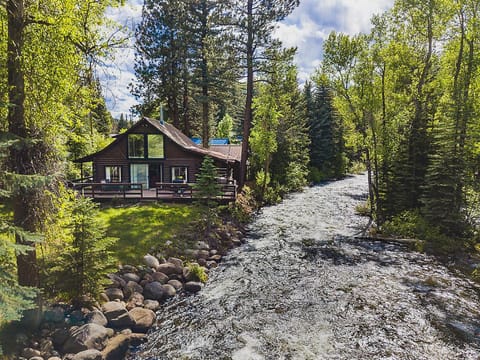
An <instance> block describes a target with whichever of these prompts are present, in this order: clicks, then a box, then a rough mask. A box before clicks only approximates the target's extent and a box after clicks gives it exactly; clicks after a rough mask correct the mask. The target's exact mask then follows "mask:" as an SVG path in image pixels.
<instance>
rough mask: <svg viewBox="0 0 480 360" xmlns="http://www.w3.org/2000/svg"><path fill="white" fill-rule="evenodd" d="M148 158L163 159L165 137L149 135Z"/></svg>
mask: <svg viewBox="0 0 480 360" xmlns="http://www.w3.org/2000/svg"><path fill="white" fill-rule="evenodd" d="M147 145H148V157H149V158H154V159H163V158H164V153H163V135H161V134H148V135H147Z"/></svg>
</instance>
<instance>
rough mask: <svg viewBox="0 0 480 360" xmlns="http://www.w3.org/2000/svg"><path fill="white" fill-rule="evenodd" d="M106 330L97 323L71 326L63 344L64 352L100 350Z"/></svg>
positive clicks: (103, 344)
mask: <svg viewBox="0 0 480 360" xmlns="http://www.w3.org/2000/svg"><path fill="white" fill-rule="evenodd" d="M107 338H108V331H107V329H106V328H105V327H103V326H101V325H97V324H85V325H82V326H80V327H78V328H77V327H72V328H71V331H70V337H69V338H68V339H67V341H66V342H65V344H64V345H63V352H65V353H74V354H75V353H79V352H81V351H84V350H88V349H96V350H101V349H103V348H104V347H105V343H106V340H107Z"/></svg>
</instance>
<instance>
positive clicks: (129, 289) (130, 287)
mask: <svg viewBox="0 0 480 360" xmlns="http://www.w3.org/2000/svg"><path fill="white" fill-rule="evenodd" d="M123 292H124V294H125V297H126V298H129V297H130V296H132V294H133V293H139V294H141V293H143V288H142V286H141V285H140V284H138V283H136V282H135V281H129V282H128V283H127V285H125V287H124V288H123Z"/></svg>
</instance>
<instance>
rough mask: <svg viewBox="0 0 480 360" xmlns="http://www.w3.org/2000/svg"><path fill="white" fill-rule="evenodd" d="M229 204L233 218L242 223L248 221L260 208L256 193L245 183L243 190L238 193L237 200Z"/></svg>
mask: <svg viewBox="0 0 480 360" xmlns="http://www.w3.org/2000/svg"><path fill="white" fill-rule="evenodd" d="M228 206H229V210H230V212H231V214H232V216H233V218H234V219H236V220H237V221H239V222H240V223H248V222H249V221H250V220H251V218H252V216H253V213H254V212H255V210H256V209H257V208H258V204H257V202H256V201H255V196H254V193H253V191H252V189H250V187H248V186H247V185H244V186H243V188H242V191H241V192H240V193H239V194H237V199H236V201H235V202H232V203H230V204H229V205H228Z"/></svg>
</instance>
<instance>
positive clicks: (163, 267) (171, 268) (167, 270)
mask: <svg viewBox="0 0 480 360" xmlns="http://www.w3.org/2000/svg"><path fill="white" fill-rule="evenodd" d="M157 271H159V272H162V273H164V274H165V275H171V274H181V273H182V268H181V267H179V266H177V265H175V264H172V263H169V262H166V263H165V264H160V265H158V266H157Z"/></svg>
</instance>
